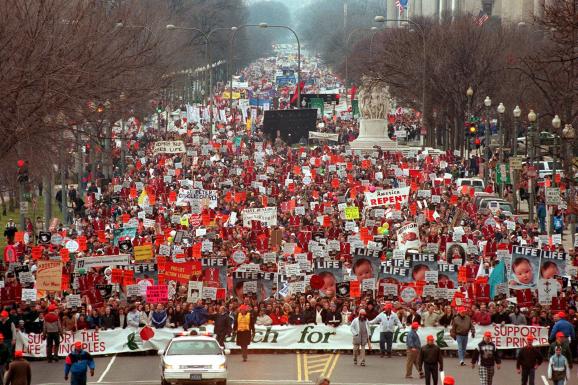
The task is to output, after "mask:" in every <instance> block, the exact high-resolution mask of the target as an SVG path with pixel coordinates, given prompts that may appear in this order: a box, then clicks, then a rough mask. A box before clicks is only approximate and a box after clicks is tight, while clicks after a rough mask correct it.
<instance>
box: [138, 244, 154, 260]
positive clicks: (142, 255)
mask: <svg viewBox="0 0 578 385" xmlns="http://www.w3.org/2000/svg"><path fill="white" fill-rule="evenodd" d="M152 257H153V246H152V245H142V246H135V247H134V260H135V261H136V262H141V261H148V260H150V259H152Z"/></svg>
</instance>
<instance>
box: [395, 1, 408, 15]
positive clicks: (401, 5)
mask: <svg viewBox="0 0 578 385" xmlns="http://www.w3.org/2000/svg"><path fill="white" fill-rule="evenodd" d="M407 2H408V0H395V5H396V6H397V8H399V13H400V14H402V13H403V10H404V9H405V8H407Z"/></svg>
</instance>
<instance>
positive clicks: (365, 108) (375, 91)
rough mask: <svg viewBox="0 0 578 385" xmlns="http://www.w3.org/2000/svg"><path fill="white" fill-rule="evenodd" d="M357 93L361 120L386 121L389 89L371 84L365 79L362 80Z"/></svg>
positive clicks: (388, 106) (388, 107)
mask: <svg viewBox="0 0 578 385" xmlns="http://www.w3.org/2000/svg"><path fill="white" fill-rule="evenodd" d="M362 82H363V85H362V86H361V89H360V91H359V94H358V95H359V111H360V113H361V117H362V119H387V113H388V112H389V109H390V106H391V102H390V100H391V97H390V95H389V88H388V87H387V86H382V85H374V84H371V83H370V81H369V80H368V79H367V78H364V79H363V80H362Z"/></svg>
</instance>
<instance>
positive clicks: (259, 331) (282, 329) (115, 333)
mask: <svg viewBox="0 0 578 385" xmlns="http://www.w3.org/2000/svg"><path fill="white" fill-rule="evenodd" d="M255 329H256V331H255V336H254V337H253V341H252V343H251V344H250V345H249V349H285V350H299V349H306V350H309V349H327V350H333V349H351V348H352V335H351V331H350V328H349V325H342V326H339V327H337V328H333V327H330V326H325V325H299V326H267V327H265V326H256V327H255ZM196 330H198V331H209V332H212V331H213V326H212V325H207V326H206V328H202V327H201V328H199V329H196ZM409 330H410V329H409V328H398V329H396V330H395V332H394V334H393V349H395V350H405V349H406V345H405V341H406V338H407V333H408V332H409ZM449 330H450V329H449V328H443V327H424V328H420V329H418V335H419V338H420V340H421V342H422V345H423V344H425V343H426V337H427V336H428V335H433V336H434V339H435V343H436V344H437V345H438V346H439V347H440V348H442V349H446V350H457V343H456V342H455V341H454V340H453V339H452V338H451V337H450V335H449ZM487 330H489V331H490V332H491V333H492V336H493V337H492V341H494V343H495V344H496V346H497V348H498V349H517V348H521V347H523V346H525V344H526V342H525V341H526V338H527V337H528V336H529V335H530V334H531V335H533V336H534V337H536V340H535V341H534V346H548V328H546V327H538V326H524V325H495V326H476V332H475V337H474V338H469V339H468V349H475V348H476V346H477V345H478V344H479V343H480V342H481V340H482V336H483V335H484V332H485V331H487ZM182 331H183V330H182V329H181V328H177V329H166V328H165V329H152V328H150V327H144V328H139V329H134V328H126V329H113V330H98V331H97V330H81V331H77V332H76V333H70V332H65V333H64V337H63V338H62V342H61V343H60V350H59V355H60V356H66V355H67V354H68V353H70V352H71V351H72V350H73V347H74V342H75V341H81V342H82V345H83V349H85V350H86V351H88V352H89V353H90V354H92V355H104V354H115V353H131V352H142V351H147V350H159V349H164V348H166V346H167V344H168V342H169V341H170V340H171V338H173V337H174V336H176V335H178V334H179V333H181V332H182ZM371 342H372V343H373V346H374V347H377V346H379V328H378V327H377V326H375V325H374V326H371ZM225 346H226V347H227V348H229V349H238V348H239V347H238V346H237V345H236V343H235V336H231V337H227V339H226V340H225ZM16 350H22V351H24V355H25V356H28V357H46V340H44V339H42V336H41V335H39V334H26V333H21V332H17V337H16Z"/></svg>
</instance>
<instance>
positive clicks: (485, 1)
mask: <svg viewBox="0 0 578 385" xmlns="http://www.w3.org/2000/svg"><path fill="white" fill-rule="evenodd" d="M493 7H494V0H482V10H483V11H484V12H485V13H486V14H487V15H488V16H492V8H493Z"/></svg>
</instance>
